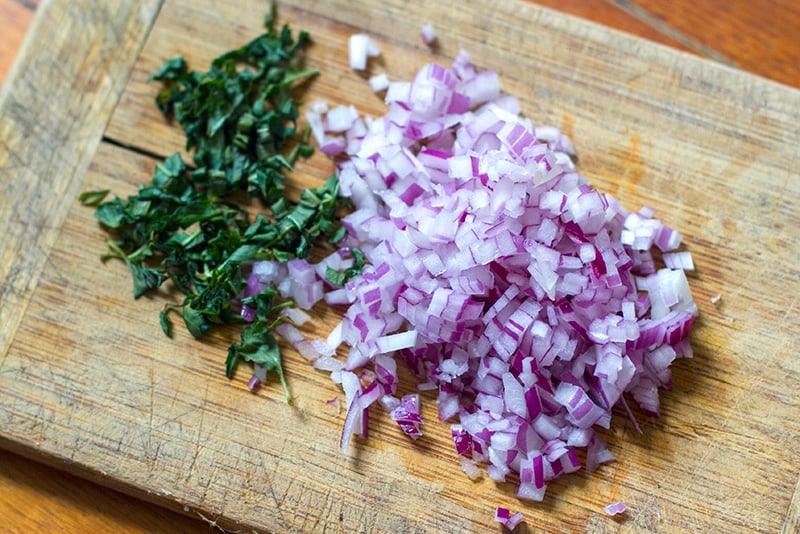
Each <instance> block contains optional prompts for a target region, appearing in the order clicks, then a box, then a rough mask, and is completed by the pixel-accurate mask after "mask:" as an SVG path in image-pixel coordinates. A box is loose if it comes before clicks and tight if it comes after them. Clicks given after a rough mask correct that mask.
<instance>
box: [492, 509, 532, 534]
mask: <svg viewBox="0 0 800 534" xmlns="http://www.w3.org/2000/svg"><path fill="white" fill-rule="evenodd" d="M524 519H525V518H524V516H523V515H522V512H513V513H512V512H511V511H510V510H509V509H508V508H503V507H501V506H498V507H497V509H496V510H495V512H494V520H495V521H496V522H498V523H500V524H502V525H503V526H504V527H506V529H507V530H508V531H509V532H511V531H512V530H514V529H515V528H516V527H517V525H519V524H520V523H522V521H523V520H524Z"/></svg>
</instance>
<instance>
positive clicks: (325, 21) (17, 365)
mask: <svg viewBox="0 0 800 534" xmlns="http://www.w3.org/2000/svg"><path fill="white" fill-rule="evenodd" d="M69 4H70V3H69V2H64V3H59V2H53V3H52V4H48V5H46V6H45V8H44V9H43V14H42V15H41V17H40V19H39V20H38V23H37V25H36V26H35V27H34V28H33V30H32V31H33V32H34V33H35V34H37V35H39V34H41V35H39V36H40V37H41V36H43V35H47V36H49V38H50V41H49V42H50V44H51V47H50V48H51V50H49V51H48V50H45V49H44V48H43V47H42V48H41V49H39V48H38V47H37V45H36V44H35V42H36V40H34V39H31V41H30V42H29V43H28V45H27V48H26V49H25V50H24V51H23V56H24V57H26V58H28V59H29V60H30V62H29V65H30V66H31V68H30V69H28V71H27V72H22V71H21V70H19V69H18V71H16V72H15V73H12V76H11V78H10V80H9V84H8V87H7V88H6V90H5V92H4V93H3V97H2V99H0V117H4V119H5V122H4V123H3V126H2V128H0V142H2V144H0V146H1V147H3V148H5V150H4V151H0V171H2V178H3V183H4V185H5V184H11V185H10V190H9V191H10V192H9V194H7V195H4V198H3V199H2V200H0V202H2V204H0V206H2V208H3V215H4V217H3V221H4V224H7V225H8V228H7V232H6V235H7V236H8V239H6V241H5V242H4V243H3V244H2V245H0V247H2V253H3V254H2V258H3V264H2V271H0V273H2V275H3V280H4V282H3V292H2V293H0V295H2V297H3V305H2V308H3V311H0V318H2V337H0V339H2V341H3V343H2V349H3V353H2V356H0V358H1V359H0V436H2V439H0V444H2V445H3V446H5V447H9V448H12V449H14V450H17V451H21V452H24V453H26V454H28V455H31V456H35V457H38V458H42V459H44V460H46V461H49V462H51V463H55V464H58V465H62V466H63V467H64V468H66V469H70V470H72V471H75V472H78V473H81V474H83V475H84V476H87V477H91V478H94V479H96V480H100V481H101V482H104V483H106V484H108V485H110V486H114V487H119V488H122V489H124V490H126V491H130V492H131V493H136V494H139V495H145V496H147V497H148V498H151V499H153V500H157V501H159V502H162V503H164V504H167V505H170V506H172V507H175V508H181V509H182V508H183V507H184V506H186V510H188V513H190V514H203V515H204V516H205V517H210V518H215V519H216V520H218V521H219V522H220V524H225V525H230V526H234V525H239V526H244V527H247V528H249V529H257V530H264V531H275V532H297V531H314V532H322V531H342V532H344V531H348V532H349V531H367V532H380V531H390V532H414V531H419V532H435V531H446V532H467V531H484V530H487V529H495V530H496V529H499V528H500V527H499V526H498V525H496V524H494V523H492V514H493V511H494V508H495V507H496V506H498V505H502V506H507V507H509V508H512V509H515V510H516V509H518V510H521V511H523V513H524V514H525V516H526V518H527V519H526V523H527V527H523V528H527V529H528V531H531V532H533V531H539V530H546V531H564V530H577V531H598V532H599V531H652V532H656V531H658V532H662V531H670V532H685V531H692V530H693V531H701V530H702V531H727V532H730V531H752V530H757V531H764V532H774V531H776V530H778V529H780V528H784V529H786V530H787V531H793V529H796V528H797V525H798V514H799V513H800V510H799V509H800V497H798V495H797V494H798V489H797V484H798V472H799V470H798V467H800V465H798V464H800V462H799V461H798V457H800V443H798V440H797V436H798V435H799V434H800V411H799V410H798V408H799V407H800V406H798V405H799V404H800V402H799V401H798V397H797V393H796V383H797V381H798V379H799V378H800V376H798V375H800V364H798V358H797V350H798V343H797V337H798V332H800V321H798V315H797V298H798V297H797V295H798V289H800V287H798V285H799V284H798V276H799V273H798V267H797V265H798V260H800V255H799V254H798V245H797V237H798V235H797V228H798V224H800V217H799V216H798V209H797V202H798V193H799V192H800V185H798V184H799V183H800V181H798V176H797V174H796V173H797V169H798V165H797V155H796V154H797V152H796V151H797V146H798V142H800V132H799V131H798V125H800V93H798V92H797V91H796V90H793V89H789V88H787V87H784V86H781V85H778V84H775V83H771V82H768V81H765V80H762V79H759V78H755V77H752V76H749V75H746V74H743V73H741V72H737V71H733V70H730V69H728V68H725V67H721V66H718V65H715V64H711V63H708V62H705V61H703V60H700V59H697V58H694V57H691V56H688V55H684V54H681V53H678V52H675V51H672V50H668V49H665V48H662V47H659V46H657V45H654V44H651V43H645V42H642V41H639V40H636V39H633V38H630V37H628V36H625V35H622V34H618V33H613V32H611V31H609V30H607V29H604V28H601V27H599V26H594V25H590V24H587V23H585V22H582V21H578V20H575V19H571V18H567V17H564V16H562V15H559V14H556V13H553V12H549V11H543V10H540V9H537V8H535V7H533V6H531V5H527V4H523V3H521V2H516V1H511V0H500V1H497V2H495V3H494V4H493V9H492V10H491V11H489V12H486V11H484V10H482V9H480V7H479V6H478V5H477V4H476V5H472V4H468V5H463V4H462V3H460V2H455V1H445V2H440V3H437V5H436V6H429V5H424V3H423V2H399V1H388V2H380V3H378V2H374V1H373V2H369V1H363V0H362V1H359V2H281V3H280V4H279V12H280V18H281V20H282V21H285V22H288V23H290V24H291V25H292V26H293V27H294V28H298V29H299V28H304V29H307V30H309V31H310V32H311V34H312V37H313V39H314V45H313V46H312V47H311V48H310V50H309V54H308V56H309V57H308V62H309V64H312V65H316V66H318V67H319V68H320V70H321V75H320V76H319V77H318V78H317V79H316V80H315V81H314V82H313V84H311V85H310V88H309V92H308V93H307V96H306V100H307V101H310V100H312V99H316V98H323V99H326V100H328V102H329V103H331V104H334V105H335V104H340V103H348V104H354V105H355V106H356V107H357V108H358V110H359V111H360V112H362V113H367V114H372V115H378V114H381V113H382V112H383V111H384V109H385V108H384V106H383V104H382V102H381V100H380V98H378V97H376V96H375V95H374V94H372V92H371V91H370V89H369V86H368V85H367V83H366V76H365V75H361V74H357V73H354V72H353V71H351V70H350V69H349V68H348V66H347V54H346V43H347V37H348V36H349V35H350V34H352V33H356V32H367V33H369V34H370V35H371V36H372V37H373V38H374V39H375V40H376V41H377V42H378V43H379V44H380V46H381V48H382V51H383V54H382V56H381V58H378V59H377V61H374V62H373V63H371V66H370V70H369V71H368V72H367V75H369V74H375V73H378V72H386V73H387V74H388V75H389V77H390V79H395V80H400V79H409V78H410V77H411V76H412V75H413V73H414V72H415V71H416V70H417V69H418V68H419V67H421V66H423V65H424V64H425V63H427V62H430V61H433V60H435V61H437V62H440V63H443V64H445V65H448V64H449V63H450V62H451V61H452V58H453V57H455V55H456V54H457V53H458V51H459V50H460V49H462V48H463V49H465V50H467V51H468V52H469V53H470V54H471V55H472V57H473V60H474V61H475V63H476V64H477V65H478V66H480V67H481V68H493V69H496V70H497V71H498V72H499V74H500V80H501V84H502V86H503V88H504V90H505V91H507V92H509V93H511V94H513V95H515V96H517V97H518V98H519V99H520V102H521V107H522V109H523V112H524V113H525V115H526V116H528V117H530V118H531V119H532V120H533V121H534V122H535V123H546V124H553V125H556V126H559V127H561V128H562V129H563V130H564V131H565V132H566V133H568V134H569V135H570V136H571V137H572V139H573V141H574V142H575V145H576V146H577V150H578V154H579V162H578V168H579V170H580V171H581V172H582V173H583V174H585V175H586V176H588V177H589V179H590V180H591V181H592V183H593V184H594V185H595V186H597V187H598V188H600V189H601V190H604V191H608V192H611V193H612V194H614V195H615V196H617V197H618V198H619V199H620V200H621V201H622V203H623V204H624V205H625V206H627V207H628V208H630V209H638V208H639V207H641V206H643V205H650V206H655V207H657V208H658V216H660V217H661V218H662V219H664V220H665V222H667V223H668V224H670V225H671V226H674V227H675V228H677V229H678V230H679V231H681V232H682V234H683V235H684V236H686V245H685V246H686V250H689V251H690V252H691V253H692V254H693V256H694V260H695V264H696V266H697V271H696V272H694V273H692V274H691V275H690V285H691V287H692V290H693V292H694V296H695V299H696V301H697V303H698V306H699V308H700V314H701V315H700V319H699V320H698V321H697V322H696V326H695V329H694V331H693V336H692V341H693V346H694V349H695V357H694V358H693V359H691V360H683V361H680V362H678V363H676V364H674V365H673V379H674V380H673V381H674V388H673V389H672V390H671V391H669V392H665V393H663V395H662V408H663V415H662V417H661V418H660V419H658V420H651V419H647V418H644V417H643V416H641V414H637V415H638V417H639V418H640V420H641V425H642V429H643V433H642V434H641V435H640V434H637V433H636V432H635V431H634V430H633V429H632V427H631V425H630V423H628V422H627V421H626V418H625V416H624V415H623V414H615V416H614V418H613V421H612V427H613V428H612V430H611V431H608V432H605V433H604V436H605V438H606V439H607V440H608V441H609V446H610V449H611V451H612V452H613V454H614V455H615V456H616V457H617V458H618V461H617V462H614V463H611V464H608V465H605V466H603V467H601V468H600V469H599V470H598V471H596V472H595V473H592V474H588V473H586V472H585V471H584V470H581V471H579V472H578V473H575V474H572V475H568V476H564V477H561V478H560V479H559V480H558V481H556V482H555V483H553V484H551V485H550V487H549V489H548V492H547V495H546V497H545V499H544V501H543V502H542V503H531V502H525V501H520V500H518V499H517V498H516V497H514V490H515V488H514V486H513V484H497V483H494V482H492V481H490V480H488V479H486V478H485V477H484V478H483V479H482V480H479V481H477V482H473V481H471V480H469V479H468V478H467V477H466V476H465V475H464V474H463V473H462V472H461V469H460V466H459V464H458V461H457V459H456V457H455V455H454V452H453V450H452V444H451V442H450V438H449V429H448V426H447V425H446V424H440V423H438V422H437V420H436V409H435V401H434V397H433V396H431V395H429V394H423V415H424V416H425V418H426V424H425V425H424V432H425V436H424V438H423V439H421V440H419V441H417V442H412V441H410V440H408V439H407V438H406V437H405V436H403V435H402V434H401V433H400V432H399V431H398V429H397V428H396V425H394V424H393V423H392V422H391V421H390V420H388V417H387V416H386V415H385V414H384V413H382V412H381V411H380V410H374V413H373V414H372V415H373V417H371V420H370V425H371V426H370V438H369V439H368V440H361V439H355V441H354V446H353V447H352V451H351V453H350V454H349V455H348V456H345V455H343V454H342V453H341V451H340V450H339V448H338V437H339V431H340V428H341V425H342V420H343V414H340V413H334V412H332V411H331V410H330V409H329V407H328V406H327V405H326V401H327V400H329V399H331V398H334V397H336V396H341V393H340V391H339V390H338V388H337V386H335V385H334V384H332V383H331V382H330V380H329V378H328V377H327V376H326V375H325V374H323V373H320V372H316V371H314V370H312V369H311V368H310V366H309V365H308V363H307V362H306V361H305V360H304V359H303V358H302V357H300V356H298V355H297V354H295V353H293V352H292V351H291V350H289V349H287V350H286V357H285V367H286V374H287V380H288V382H289V387H290V389H291V390H292V393H293V395H294V397H295V405H294V406H289V405H287V404H286V403H285V402H284V400H283V395H282V392H281V390H280V388H279V387H277V386H275V385H274V384H273V386H274V387H269V388H262V389H261V390H260V391H259V393H258V395H253V394H251V393H249V392H248V391H247V389H246V387H245V382H246V381H247V378H248V376H247V372H246V371H245V370H244V369H240V371H239V372H238V373H237V375H236V377H235V378H234V380H233V381H229V380H227V379H226V378H225V377H224V375H223V364H224V355H225V349H226V347H227V345H228V343H229V342H231V341H232V340H234V339H235V336H236V333H235V332H233V331H228V330H222V331H219V332H217V333H215V334H212V335H211V336H209V337H208V338H207V339H204V340H202V341H197V340H194V339H192V338H191V337H190V336H189V335H188V334H187V333H186V332H184V331H181V330H180V329H176V330H177V332H176V334H175V336H174V338H172V339H169V338H166V337H165V336H163V335H162V334H161V331H160V328H159V325H158V320H157V318H158V311H159V310H160V309H161V307H162V306H163V304H164V302H166V301H168V300H170V299H174V298H175V297H174V295H168V294H165V295H158V296H154V297H151V298H144V299H140V300H139V301H136V302H133V301H132V299H131V297H130V280H129V277H128V275H127V273H126V268H125V266H124V265H123V264H121V263H115V262H109V263H107V264H103V263H101V262H100V261H99V260H98V258H99V256H100V254H102V253H103V252H104V247H105V245H104V244H103V237H104V232H103V231H102V229H100V228H99V227H98V225H97V224H96V223H95V222H94V220H93V219H92V214H91V210H90V209H87V208H84V207H81V206H80V205H79V204H78V203H77V202H75V201H74V198H75V197H76V195H77V193H78V192H79V191H85V190H92V189H100V188H109V189H111V190H112V191H114V192H115V193H116V194H119V195H121V196H124V195H125V194H128V193H132V192H134V191H135V190H136V186H137V185H138V184H140V183H143V182H145V181H147V180H148V179H149V177H150V175H151V173H152V171H153V167H154V165H155V163H156V162H157V161H158V160H159V159H160V158H163V157H165V156H167V155H169V154H171V153H172V152H174V151H175V150H177V149H179V148H180V147H181V146H182V144H183V137H182V133H181V132H180V130H179V129H178V128H177V127H176V125H174V124H170V123H168V122H166V121H164V119H163V118H162V117H161V115H160V113H159V112H158V111H157V110H156V108H155V107H154V105H153V97H154V95H155V94H156V92H157V91H158V86H157V84H148V83H146V79H147V77H148V76H149V74H150V73H152V72H153V71H154V70H155V69H157V68H158V67H159V66H160V65H161V64H162V63H163V61H164V60H166V59H168V58H169V57H172V56H174V55H176V54H179V53H180V54H183V55H184V57H185V58H186V60H187V62H188V63H189V64H190V66H193V67H196V68H202V67H203V66H205V65H207V64H208V63H209V61H210V60H211V59H212V58H213V57H215V56H216V55H218V54H219V53H221V52H222V51H224V50H227V49H229V48H231V47H234V46H238V45H240V44H242V43H244V42H246V41H247V40H249V39H251V38H252V37H254V36H255V35H257V34H258V33H259V32H260V30H261V27H260V23H261V20H262V17H263V14H264V12H265V9H266V5H265V3H263V2H256V1H251V0H246V1H243V2H237V3H236V6H235V7H232V6H230V5H227V4H226V3H223V2H211V1H207V0H199V1H192V2H189V1H188V0H175V1H172V0H168V1H166V2H164V3H163V4H160V3H159V2H155V1H154V2H145V3H142V4H138V5H134V4H133V3H128V2H122V1H119V2H76V3H75V6H76V7H70V6H69ZM87 13H90V14H91V15H87ZM87 17H89V19H87ZM62 18H66V20H68V21H71V22H72V23H74V24H72V25H70V24H61V23H60V21H61V20H62ZM76 21H77V22H76ZM427 22H433V23H434V24H435V25H436V29H437V33H438V35H439V46H438V47H437V48H436V49H435V50H430V49H428V48H427V47H425V46H424V45H423V44H422V42H421V40H420V39H419V28H420V27H421V26H422V25H423V24H425V23H427ZM53 28H56V29H57V31H55V33H52V34H51V33H48V32H49V31H50V30H52V29H53ZM45 41H47V40H44V39H40V42H45ZM31 43H34V44H31ZM120 43H121V44H120ZM39 46H41V45H39ZM70 47H71V48H70ZM59 50H60V51H61V53H60V55H57V56H56V57H53V56H52V54H53V53H54V52H55V51H59ZM70 50H72V51H74V53H73V54H70ZM48 54H50V55H48ZM74 58H78V59H74ZM55 65H58V68H56V66H55ZM53 72H57V75H53ZM65 79H66V80H67V81H68V82H69V83H64V80H65ZM48 83H49V84H53V87H52V91H51V92H50V93H48V94H49V98H50V100H49V103H48V101H46V100H44V97H43V96H42V95H41V94H40V93H43V92H41V91H34V89H33V88H36V87H40V86H41V85H40V84H45V86H47V84H48ZM31 103H34V104H35V103H38V107H31ZM55 104H58V105H55ZM39 108H44V109H45V111H47V110H50V114H49V115H47V114H46V113H44V112H37V113H39V115H37V117H39V116H40V115H42V116H46V117H47V120H48V121H50V122H47V123H44V124H39V125H37V124H33V121H31V120H30V119H29V118H27V119H26V117H28V115H26V113H31V111H30V110H31V109H39ZM64 110H66V111H64ZM59 128H61V130H60V129H59ZM31 139H34V140H38V144H36V143H32V142H31ZM30 146H38V147H39V149H40V150H41V149H44V150H41V152H39V151H37V152H35V153H34V152H32V151H31V149H30V148H28V147H30ZM48 151H50V152H49V153H48ZM21 161H26V162H27V164H26V165H21V164H20V162H21ZM331 171H332V165H331V164H330V162H328V161H327V160H326V159H325V158H323V157H319V156H317V157H315V158H313V159H312V160H311V161H309V162H308V163H306V164H304V165H302V166H300V167H299V168H298V170H297V172H296V173H295V174H294V175H293V177H292V179H291V180H292V183H291V184H290V185H291V187H290V190H291V191H293V194H296V193H297V191H298V190H299V187H306V186H309V185H315V184H319V183H321V182H322V181H323V180H324V178H325V177H326V176H328V175H329V174H330V172H331ZM23 178H24V180H23ZM59 199H61V202H59V201H58V200H59ZM6 214H8V217H6V216H5V215H6ZM717 295H719V297H720V298H719V300H718V301H717V302H716V303H712V297H715V296H717ZM714 300H716V299H714ZM314 312H315V313H314V315H315V317H314V320H313V321H312V324H310V325H307V326H305V327H304V328H303V329H304V332H305V333H306V334H308V335H309V336H314V335H319V336H324V335H326V334H327V332H328V331H329V330H330V328H331V327H332V326H333V325H335V324H336V322H337V321H338V320H339V317H340V313H341V311H340V310H335V309H331V308H327V307H325V306H319V307H318V308H317V309H315V310H314ZM401 387H402V388H405V389H406V390H409V389H410V388H412V387H413V382H412V381H411V380H410V379H409V378H408V377H407V376H406V377H404V381H403V383H402V385H401ZM616 500H621V501H623V502H625V503H626V504H627V505H628V508H629V511H628V512H627V514H626V515H625V516H624V517H623V518H610V517H608V516H606V515H605V514H604V513H603V510H602V507H603V506H604V505H605V504H608V503H610V502H612V501H616Z"/></svg>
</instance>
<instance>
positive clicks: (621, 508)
mask: <svg viewBox="0 0 800 534" xmlns="http://www.w3.org/2000/svg"><path fill="white" fill-rule="evenodd" d="M627 509H628V507H627V506H625V503H623V502H621V501H615V502H612V503H611V504H607V505H605V506H604V507H603V510H604V511H605V513H607V514H608V515H618V514H624V513H625V511H626V510H627Z"/></svg>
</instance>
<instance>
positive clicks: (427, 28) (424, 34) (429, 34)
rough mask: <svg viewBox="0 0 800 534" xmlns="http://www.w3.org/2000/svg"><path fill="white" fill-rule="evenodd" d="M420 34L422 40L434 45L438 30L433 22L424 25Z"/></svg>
mask: <svg viewBox="0 0 800 534" xmlns="http://www.w3.org/2000/svg"><path fill="white" fill-rule="evenodd" d="M419 35H420V37H421V38H422V42H423V43H425V44H426V45H428V46H431V45H433V44H434V42H435V41H436V30H434V29H433V25H432V24H426V25H424V26H423V27H422V29H421V30H420V32H419Z"/></svg>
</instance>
